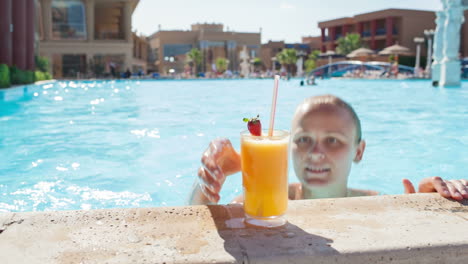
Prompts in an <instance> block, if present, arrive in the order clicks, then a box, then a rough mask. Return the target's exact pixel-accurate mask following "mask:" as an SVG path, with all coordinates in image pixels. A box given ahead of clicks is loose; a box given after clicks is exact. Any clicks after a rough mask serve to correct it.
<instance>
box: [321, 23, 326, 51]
mask: <svg viewBox="0 0 468 264" xmlns="http://www.w3.org/2000/svg"><path fill="white" fill-rule="evenodd" d="M320 31H321V32H322V38H321V40H322V43H320V50H321V51H322V52H325V51H326V50H327V48H326V47H325V28H321V29H320Z"/></svg>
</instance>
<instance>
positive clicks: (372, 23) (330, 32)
mask: <svg viewBox="0 0 468 264" xmlns="http://www.w3.org/2000/svg"><path fill="white" fill-rule="evenodd" d="M318 26H319V28H320V30H321V47H320V48H321V51H322V52H326V51H327V50H333V51H334V50H335V48H336V46H337V45H338V42H337V40H338V38H340V37H342V36H345V35H346V34H348V33H358V34H359V35H360V36H361V39H362V41H363V42H364V43H365V44H366V45H367V46H368V47H369V48H370V49H373V50H377V51H379V50H382V49H384V48H385V47H388V46H391V45H393V44H396V43H398V44H399V45H402V46H405V47H407V48H410V50H412V51H413V52H415V51H416V44H415V43H414V40H413V39H414V37H424V30H425V29H435V26H436V25H435V12H432V11H420V10H408V9H385V10H380V11H375V12H370V13H365V14H359V15H355V16H353V17H343V18H337V19H333V20H328V21H322V22H319V23H318ZM421 51H422V52H423V53H422V54H425V52H426V48H425V45H422V50H421Z"/></svg>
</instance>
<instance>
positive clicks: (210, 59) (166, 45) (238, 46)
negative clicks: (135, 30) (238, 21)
mask: <svg viewBox="0 0 468 264" xmlns="http://www.w3.org/2000/svg"><path fill="white" fill-rule="evenodd" d="M148 40H149V43H150V46H151V51H152V56H154V66H155V68H154V69H155V71H157V72H159V73H160V74H168V73H181V72H184V71H186V65H187V57H186V54H187V53H188V52H189V51H190V50H191V49H192V48H197V49H199V50H200V51H201V53H202V63H201V64H202V65H201V69H198V70H197V71H198V72H211V71H213V70H214V64H215V61H216V59H217V58H225V59H227V60H228V69H229V70H231V71H233V72H234V71H238V70H239V64H240V55H239V54H240V52H241V51H242V50H243V49H244V47H246V50H247V53H248V56H249V58H250V59H252V58H255V57H259V56H260V47H261V41H260V40H261V33H260V32H259V33H246V32H234V31H229V30H226V31H224V26H223V24H193V25H192V26H191V30H190V31H183V30H167V31H166V30H161V29H159V30H158V32H156V33H154V34H153V35H151V36H150V37H149V38H148Z"/></svg>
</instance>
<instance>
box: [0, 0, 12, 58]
mask: <svg viewBox="0 0 468 264" xmlns="http://www.w3.org/2000/svg"><path fill="white" fill-rule="evenodd" d="M11 2H12V0H1V1H0V36H1V37H0V64H3V63H4V64H6V65H8V66H10V65H11V64H12V62H13V60H12V52H13V51H12V38H13V37H12V32H11V30H12V15H11V14H12V10H13V9H12V3H11Z"/></svg>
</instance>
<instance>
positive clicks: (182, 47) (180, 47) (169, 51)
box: [163, 44, 192, 57]
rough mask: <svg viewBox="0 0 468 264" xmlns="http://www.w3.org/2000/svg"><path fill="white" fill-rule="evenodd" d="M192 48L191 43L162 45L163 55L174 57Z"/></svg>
mask: <svg viewBox="0 0 468 264" xmlns="http://www.w3.org/2000/svg"><path fill="white" fill-rule="evenodd" d="M191 49H192V45H191V44H166V45H164V51H163V52H164V57H175V56H177V55H182V54H186V53H187V52H189V51H190V50H191Z"/></svg>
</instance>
